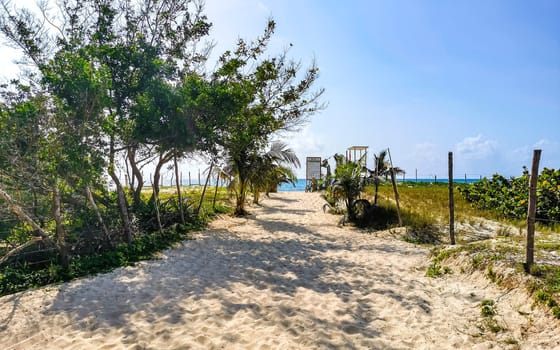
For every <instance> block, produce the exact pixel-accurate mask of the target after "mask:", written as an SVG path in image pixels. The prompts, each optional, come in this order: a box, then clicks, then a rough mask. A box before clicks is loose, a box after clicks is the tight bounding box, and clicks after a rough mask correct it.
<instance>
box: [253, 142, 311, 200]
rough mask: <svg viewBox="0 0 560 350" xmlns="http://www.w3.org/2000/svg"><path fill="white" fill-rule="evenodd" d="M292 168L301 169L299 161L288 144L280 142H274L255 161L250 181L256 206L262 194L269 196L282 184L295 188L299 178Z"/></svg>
mask: <svg viewBox="0 0 560 350" xmlns="http://www.w3.org/2000/svg"><path fill="white" fill-rule="evenodd" d="M290 166H295V167H297V168H299V167H300V162H299V159H298V157H297V155H296V154H295V152H294V151H293V150H292V149H290V148H288V145H287V144H286V143H284V142H280V141H274V142H273V143H272V144H271V146H270V149H269V150H268V151H267V152H266V153H264V154H262V155H261V156H260V157H257V158H256V159H255V162H254V165H253V172H252V175H251V177H250V179H249V181H250V187H251V192H252V193H253V202H254V203H255V204H259V199H260V193H261V192H265V193H266V194H267V195H268V194H269V193H270V192H272V191H274V190H275V189H276V188H277V187H278V185H280V184H282V183H291V184H293V185H294V186H295V184H296V182H297V177H296V176H295V174H294V173H293V171H292V169H291V168H290Z"/></svg>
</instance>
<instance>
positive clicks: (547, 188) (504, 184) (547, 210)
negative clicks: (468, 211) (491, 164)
mask: <svg viewBox="0 0 560 350" xmlns="http://www.w3.org/2000/svg"><path fill="white" fill-rule="evenodd" d="M459 191H460V192H461V194H462V195H463V196H464V197H465V199H466V200H467V201H469V202H471V203H472V205H473V206H474V207H476V208H478V209H483V210H490V211H494V212H495V213H497V214H498V215H500V216H503V217H506V218H511V219H525V218H526V217H527V207H528V198H529V173H528V171H527V168H524V170H523V175H522V176H520V177H517V178H515V177H511V178H509V179H508V178H505V177H503V176H501V175H498V174H495V175H493V176H492V178H491V179H487V178H484V179H482V180H481V181H478V182H475V183H473V184H470V185H465V186H461V187H460V188H459ZM536 217H537V221H539V222H542V223H543V224H554V223H559V222H560V170H554V169H548V168H544V169H543V171H542V173H541V175H540V176H539V178H538V181H537V215H536Z"/></svg>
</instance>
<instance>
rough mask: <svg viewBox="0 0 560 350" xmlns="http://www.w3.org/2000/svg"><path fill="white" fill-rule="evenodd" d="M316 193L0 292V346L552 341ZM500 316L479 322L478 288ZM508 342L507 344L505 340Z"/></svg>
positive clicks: (526, 315)
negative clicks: (141, 253) (68, 277)
mask: <svg viewBox="0 0 560 350" xmlns="http://www.w3.org/2000/svg"><path fill="white" fill-rule="evenodd" d="M322 204H323V201H322V200H321V199H320V197H319V195H318V194H311V193H283V194H274V195H273V197H272V198H271V199H266V198H264V199H263V207H262V208H256V207H253V208H251V211H252V212H253V214H254V215H252V216H250V217H249V218H229V217H227V218H223V219H220V220H217V221H216V222H214V223H213V224H212V227H211V228H210V229H208V230H207V231H204V232H201V233H200V234H197V235H196V240H194V241H189V242H185V243H184V244H183V245H182V246H180V247H179V248H176V249H172V250H168V251H166V252H164V254H163V256H162V259H161V260H157V261H149V262H143V263H140V264H138V265H137V266H135V267H128V268H124V269H117V270H115V271H114V272H112V273H108V274H103V275H98V276H94V277H90V278H84V279H80V280H77V281H73V282H70V283H66V284H64V285H60V286H52V287H47V288H41V289H38V290H32V291H27V292H22V293H18V294H15V295H10V296H5V297H2V298H0V348H2V349H64V348H66V349H471V348H473V349H490V348H494V349H516V348H522V349H559V348H560V330H559V328H560V327H559V322H558V321H557V320H554V319H553V318H552V317H549V316H546V313H544V312H543V311H542V310H539V309H534V310H532V309H531V307H530V303H531V301H530V300H528V299H527V298H526V296H525V294H524V293H521V292H518V291H510V292H506V291H504V290H500V289H498V288H497V287H495V285H493V284H492V283H491V282H489V281H487V280H485V279H484V278H483V277H482V276H465V275H461V274H458V273H456V274H452V275H447V276H446V277H444V278H437V279H433V278H428V277H425V271H426V265H427V263H428V260H427V252H428V251H427V249H426V248H423V247H418V246H414V245H412V244H408V243H405V242H402V241H399V240H397V239H394V238H391V237H388V236H389V235H387V234H385V235H384V237H382V235H376V234H367V233H363V232H360V231H358V230H355V229H353V228H349V227H338V226H337V225H336V223H337V220H338V217H336V216H333V215H330V214H324V213H323V212H322V210H321V206H322ZM482 299H494V300H496V301H497V302H498V314H499V315H498V317H496V319H497V320H498V321H499V323H500V324H501V325H503V326H504V327H506V328H507V330H505V331H501V332H499V333H497V334H494V333H492V332H491V331H488V330H483V331H481V330H480V329H479V327H477V325H478V326H479V325H481V324H482V317H481V316H480V301H481V300H482ZM514 341H515V342H517V344H508V343H513V342H514Z"/></svg>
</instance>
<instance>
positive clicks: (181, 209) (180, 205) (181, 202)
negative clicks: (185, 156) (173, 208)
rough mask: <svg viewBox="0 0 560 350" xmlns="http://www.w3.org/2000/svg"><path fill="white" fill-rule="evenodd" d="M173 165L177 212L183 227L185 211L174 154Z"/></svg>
mask: <svg viewBox="0 0 560 350" xmlns="http://www.w3.org/2000/svg"><path fill="white" fill-rule="evenodd" d="M173 163H174V165H175V184H176V185H177V198H178V200H179V212H180V213H181V223H182V224H183V225H186V221H185V211H184V210H183V196H182V195H181V184H180V183H179V166H178V165H177V155H176V154H174V155H173ZM203 195H204V193H203Z"/></svg>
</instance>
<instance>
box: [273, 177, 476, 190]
mask: <svg viewBox="0 0 560 350" xmlns="http://www.w3.org/2000/svg"><path fill="white" fill-rule="evenodd" d="M477 181H480V179H466V180H465V179H455V180H453V182H454V183H457V184H464V183H473V182H477ZM397 182H402V179H401V180H397ZM406 182H412V183H414V182H422V183H433V182H434V179H433V178H431V179H418V180H416V179H410V180H409V179H407V180H406ZM437 182H438V183H447V179H437ZM305 186H306V181H305V179H298V180H297V182H296V185H295V186H294V185H292V184H290V183H287V184H282V185H280V186H278V192H303V191H305Z"/></svg>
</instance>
